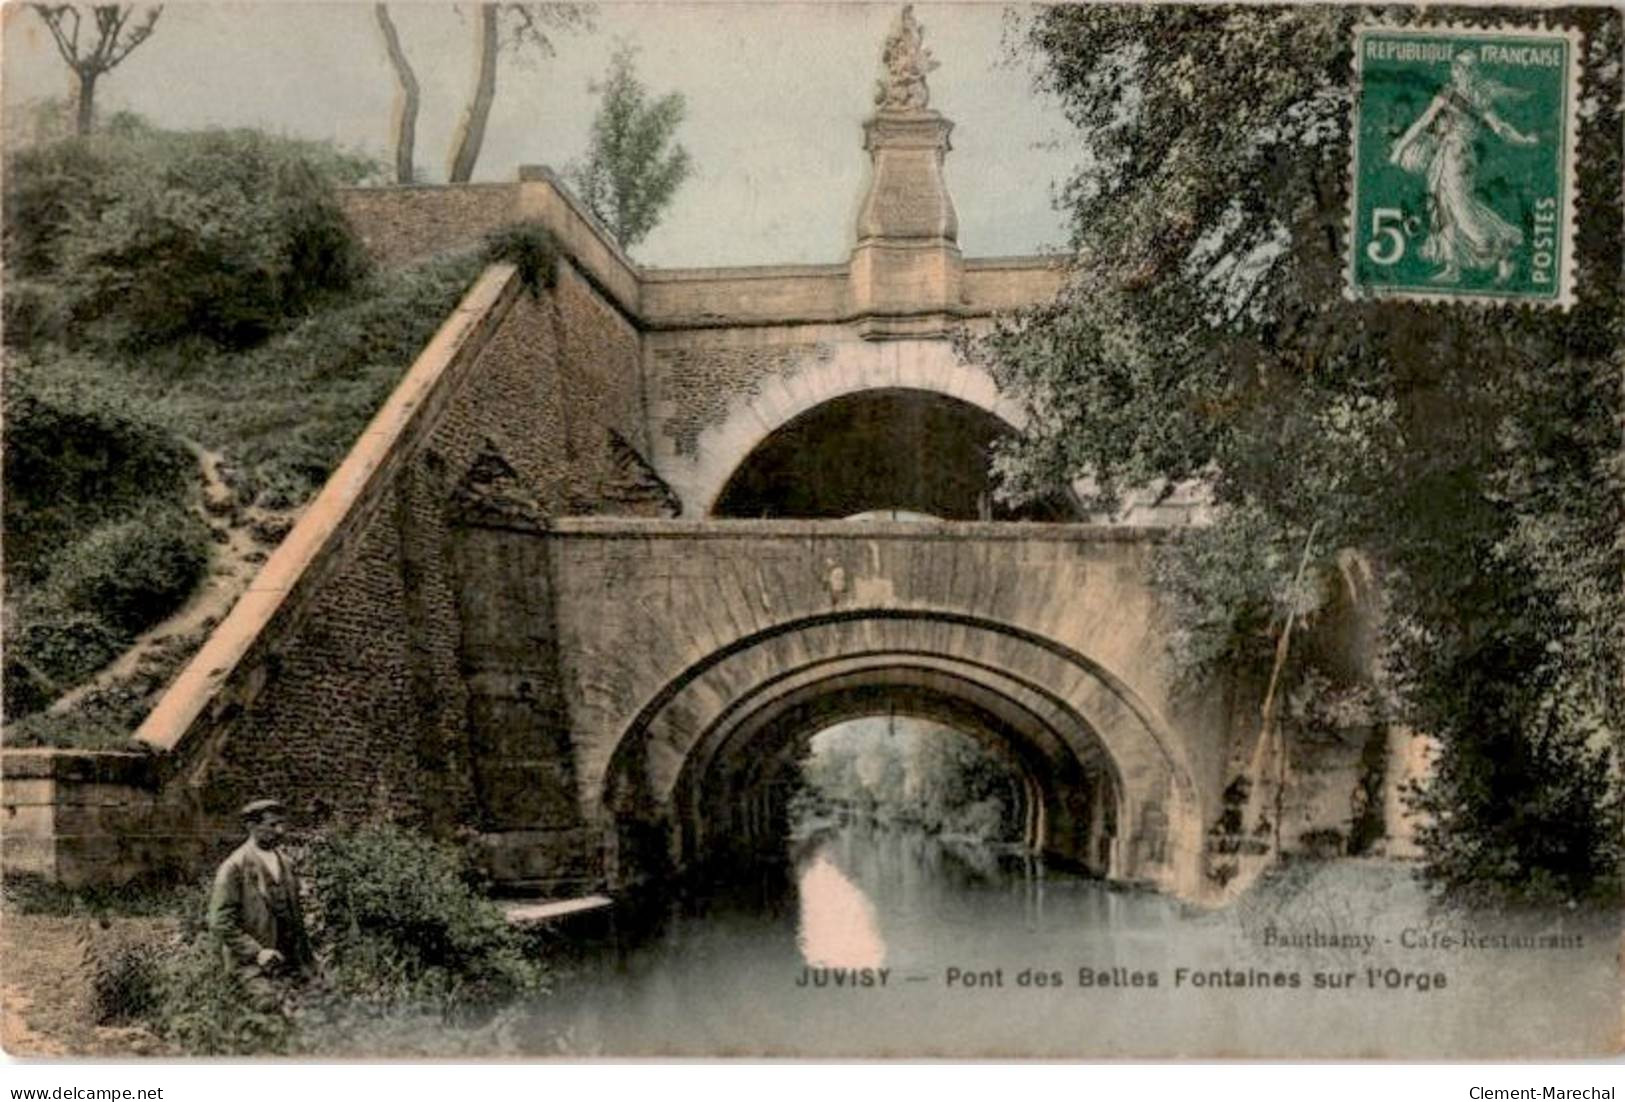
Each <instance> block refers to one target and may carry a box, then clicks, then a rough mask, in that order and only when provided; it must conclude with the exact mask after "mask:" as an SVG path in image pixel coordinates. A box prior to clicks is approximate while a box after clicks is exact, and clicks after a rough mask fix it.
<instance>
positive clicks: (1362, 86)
mask: <svg viewBox="0 0 1625 1102" xmlns="http://www.w3.org/2000/svg"><path fill="white" fill-rule="evenodd" d="M1355 33H1356V40H1355V81H1356V87H1355V103H1356V110H1355V121H1354V141H1353V143H1352V144H1353V158H1354V163H1353V193H1352V201H1351V210H1350V213H1351V223H1352V224H1351V225H1350V232H1349V235H1348V241H1349V257H1348V291H1349V293H1350V294H1351V295H1352V296H1355V297H1391V298H1416V299H1423V300H1428V301H1452V300H1458V301H1459V300H1478V301H1485V302H1520V303H1530V304H1536V305H1545V306H1556V307H1560V308H1563V309H1567V308H1568V307H1569V306H1570V305H1572V303H1573V298H1574V288H1573V263H1572V258H1573V215H1574V148H1575V133H1574V131H1575V126H1576V124H1577V122H1578V120H1577V118H1576V102H1577V88H1578V75H1577V73H1578V68H1577V67H1578V55H1579V45H1580V43H1579V40H1578V35H1577V34H1575V33H1574V32H1571V31H1565V30H1541V29H1535V28H1504V29H1489V30H1485V29H1466V28H1396V27H1361V28H1359V29H1358V30H1357V31H1356V32H1355Z"/></svg>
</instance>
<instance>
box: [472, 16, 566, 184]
mask: <svg viewBox="0 0 1625 1102" xmlns="http://www.w3.org/2000/svg"><path fill="white" fill-rule="evenodd" d="M590 10H591V9H590V8H589V7H587V6H586V5H583V4H560V3H552V4H498V3H484V4H481V5H480V6H479V25H478V42H479V60H478V69H477V73H476V76H475V79H474V91H473V94H472V96H470V98H469V101H468V106H467V108H466V109H465V110H464V112H463V120H462V124H461V125H460V126H459V127H458V129H457V136H456V138H455V139H454V140H453V144H452V154H451V167H450V170H449V172H448V174H447V179H448V180H450V182H451V183H454V184H463V183H467V182H468V181H469V180H470V179H472V178H473V175H474V165H475V163H476V162H477V161H478V160H479V157H480V148H481V146H483V145H484V143H485V124H486V122H487V120H488V119H489V118H490V117H491V105H492V104H493V103H495V102H496V94H497V61H498V58H499V57H500V55H501V54H502V52H503V51H504V50H506V51H508V52H509V53H511V54H512V55H513V56H514V57H515V58H522V57H525V56H527V55H540V56H542V57H551V56H552V55H553V40H552V39H551V38H550V37H548V35H549V32H558V31H573V30H578V29H585V28H587V27H589V26H590V24H591V16H590Z"/></svg>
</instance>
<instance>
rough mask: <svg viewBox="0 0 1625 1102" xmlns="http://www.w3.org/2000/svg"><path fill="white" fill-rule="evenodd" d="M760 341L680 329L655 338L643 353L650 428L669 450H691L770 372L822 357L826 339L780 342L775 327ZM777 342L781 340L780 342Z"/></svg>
mask: <svg viewBox="0 0 1625 1102" xmlns="http://www.w3.org/2000/svg"><path fill="white" fill-rule="evenodd" d="M763 338H764V339H762V340H760V341H754V342H749V343H739V342H738V341H737V340H734V341H728V342H720V341H719V342H716V343H712V342H707V341H705V340H704V338H703V336H700V337H696V336H690V335H684V336H682V337H680V338H678V339H676V340H665V341H661V342H660V343H658V344H654V345H653V346H652V347H651V348H650V350H649V353H648V359H649V378H650V382H651V390H652V391H653V392H652V393H651V396H650V397H651V401H652V405H653V413H654V417H653V420H654V422H655V430H656V431H658V432H659V433H661V434H662V435H663V436H664V437H665V438H666V448H667V449H669V450H670V451H671V452H672V453H673V454H676V455H681V456H692V455H694V454H695V452H696V450H697V445H698V441H699V438H700V434H701V433H702V432H704V431H705V430H706V429H707V428H710V427H712V426H713V425H718V424H721V423H722V422H723V421H724V420H725V419H726V418H727V415H728V413H729V411H730V410H731V409H732V408H733V406H734V405H735V404H736V403H738V402H740V401H742V400H747V399H749V398H751V397H752V396H754V395H755V394H756V393H757V392H758V391H759V390H760V388H761V385H762V384H763V383H764V382H766V381H767V380H768V379H771V378H773V377H774V376H781V375H789V374H791V373H793V372H794V371H795V370H796V368H797V367H798V366H799V365H800V364H801V363H803V362H804V361H806V360H809V359H810V360H827V359H828V358H829V357H830V356H832V355H833V354H834V346H833V345H832V344H829V343H820V342H815V341H808V340H806V339H801V340H796V341H789V342H783V338H782V337H781V336H779V334H778V333H777V332H774V333H772V334H771V335H770V334H767V333H764V334H763ZM781 342H782V343H781Z"/></svg>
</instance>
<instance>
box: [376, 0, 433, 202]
mask: <svg viewBox="0 0 1625 1102" xmlns="http://www.w3.org/2000/svg"><path fill="white" fill-rule="evenodd" d="M373 14H374V15H375V16H376V17H377V19H378V29H379V30H380V31H381V32H383V36H384V48H385V50H387V51H388V53H389V64H390V67H391V68H393V69H394V70H395V81H396V83H397V84H399V85H400V101H399V103H398V104H397V106H396V112H395V182H396V183H398V184H410V183H414V182H416V180H417V167H416V161H415V158H416V156H417V133H418V109H419V107H420V106H421V105H422V92H421V89H420V87H419V85H418V75H417V72H416V70H414V69H413V68H412V63H411V61H409V60H407V57H406V51H405V49H403V48H402V47H401V36H400V33H399V32H398V31H397V30H396V29H395V20H393V19H391V18H390V15H389V5H388V4H377V5H375V6H374V7H373Z"/></svg>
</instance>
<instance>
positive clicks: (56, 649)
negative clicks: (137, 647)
mask: <svg viewBox="0 0 1625 1102" xmlns="http://www.w3.org/2000/svg"><path fill="white" fill-rule="evenodd" d="M129 641H130V640H129V636H128V635H127V634H125V633H123V632H120V631H117V630H115V629H113V628H111V627H109V626H108V625H107V624H105V623H103V622H102V621H101V620H100V619H99V618H98V617H96V616H93V615H90V614H88V613H83V612H69V611H64V610H62V609H51V608H40V607H39V606H37V605H32V604H21V603H19V604H12V605H11V607H9V608H8V609H7V615H6V628H5V653H6V662H5V713H6V718H7V719H8V720H9V719H14V718H17V717H20V716H25V715H28V714H29V713H30V712H37V711H39V710H40V709H41V708H44V707H45V706H46V705H48V704H50V703H51V702H52V701H53V700H55V699H56V698H57V697H58V696H60V695H61V694H62V693H63V692H65V691H66V690H67V689H69V688H72V687H73V686H74V685H76V684H78V683H79V682H80V681H82V680H84V679H85V678H86V677H88V676H89V675H90V674H92V673H94V672H95V671H97V670H99V669H101V668H102V667H103V666H105V665H107V663H109V662H111V661H112V660H113V659H114V658H115V657H116V656H117V655H118V654H119V652H120V651H122V650H123V649H124V648H125V647H126V646H127V645H128V644H129ZM6 740H7V742H8V743H10V742H11V741H12V734H11V730H10V728H8V729H7V735H6ZM16 745H26V742H18V743H16Z"/></svg>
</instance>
